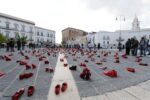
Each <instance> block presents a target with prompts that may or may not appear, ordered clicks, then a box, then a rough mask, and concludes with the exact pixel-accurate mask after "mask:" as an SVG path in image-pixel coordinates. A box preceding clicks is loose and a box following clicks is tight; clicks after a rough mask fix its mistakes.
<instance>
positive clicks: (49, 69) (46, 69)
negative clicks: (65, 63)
mask: <svg viewBox="0 0 150 100" xmlns="http://www.w3.org/2000/svg"><path fill="white" fill-rule="evenodd" d="M45 72H49V73H52V72H54V70H53V69H52V68H45Z"/></svg>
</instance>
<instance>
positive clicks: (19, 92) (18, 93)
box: [12, 88, 25, 100]
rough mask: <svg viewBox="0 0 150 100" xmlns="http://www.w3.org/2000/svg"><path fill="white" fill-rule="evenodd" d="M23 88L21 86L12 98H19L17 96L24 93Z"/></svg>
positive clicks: (16, 99) (15, 99)
mask: <svg viewBox="0 0 150 100" xmlns="http://www.w3.org/2000/svg"><path fill="white" fill-rule="evenodd" d="M24 91H25V88H21V89H20V90H18V91H17V92H16V93H15V94H14V95H13V96H12V100H19V98H20V97H21V95H22V94H23V93H24Z"/></svg>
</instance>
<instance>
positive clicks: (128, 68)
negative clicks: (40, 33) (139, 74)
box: [126, 67, 135, 72]
mask: <svg viewBox="0 0 150 100" xmlns="http://www.w3.org/2000/svg"><path fill="white" fill-rule="evenodd" d="M126 70H127V71H129V72H135V69H134V68H130V67H127V68H126Z"/></svg>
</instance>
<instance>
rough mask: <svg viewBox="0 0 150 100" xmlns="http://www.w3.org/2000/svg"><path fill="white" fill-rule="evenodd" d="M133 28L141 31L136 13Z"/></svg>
mask: <svg viewBox="0 0 150 100" xmlns="http://www.w3.org/2000/svg"><path fill="white" fill-rule="evenodd" d="M132 30H133V31H139V30H140V22H139V20H138V18H137V16H136V15H135V18H134V20H133V22H132Z"/></svg>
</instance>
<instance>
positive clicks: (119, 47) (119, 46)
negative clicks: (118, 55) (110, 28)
mask: <svg viewBox="0 0 150 100" xmlns="http://www.w3.org/2000/svg"><path fill="white" fill-rule="evenodd" d="M121 46H122V44H121V42H119V43H118V49H119V51H121V50H122V47H121Z"/></svg>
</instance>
